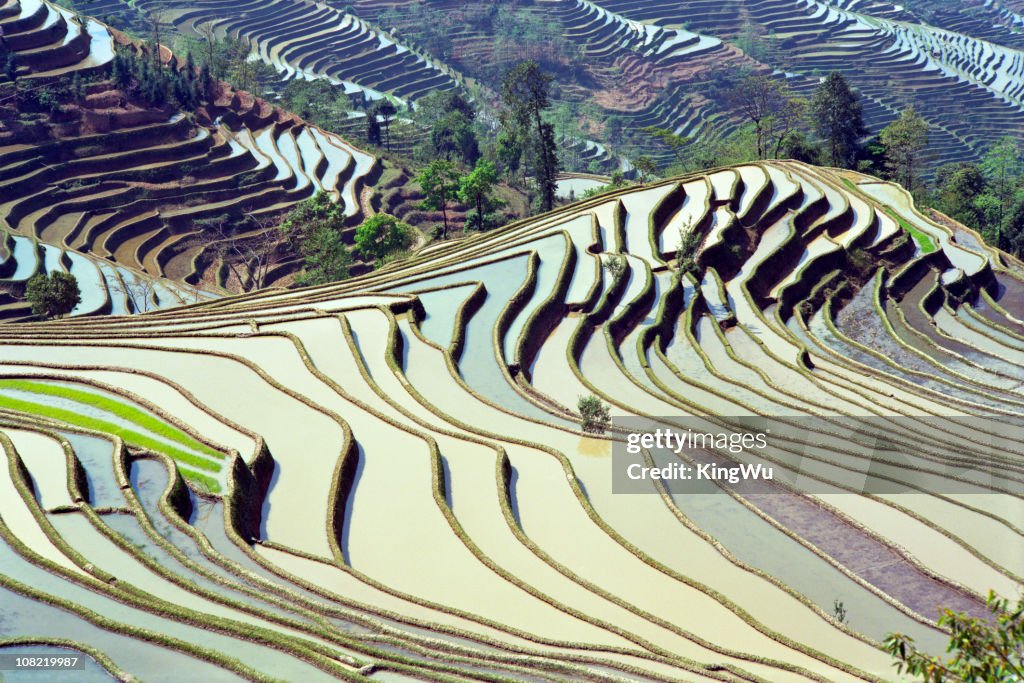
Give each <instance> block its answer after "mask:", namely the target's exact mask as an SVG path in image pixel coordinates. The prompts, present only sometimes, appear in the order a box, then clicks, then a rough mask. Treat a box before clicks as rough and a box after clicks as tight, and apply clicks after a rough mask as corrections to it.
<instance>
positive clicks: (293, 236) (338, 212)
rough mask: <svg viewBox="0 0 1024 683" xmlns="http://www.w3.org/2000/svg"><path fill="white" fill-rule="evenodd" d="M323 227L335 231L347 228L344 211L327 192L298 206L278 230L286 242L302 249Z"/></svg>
mask: <svg viewBox="0 0 1024 683" xmlns="http://www.w3.org/2000/svg"><path fill="white" fill-rule="evenodd" d="M321 226H326V227H328V228H331V229H332V230H335V231H340V230H341V229H342V228H343V227H344V226H345V212H344V210H343V209H342V207H341V206H339V205H338V204H337V203H336V202H335V201H334V200H333V199H331V195H329V194H327V193H326V192H317V193H316V194H315V195H313V196H312V197H310V198H309V199H307V200H305V201H302V202H299V203H298V204H296V205H295V206H294V207H293V208H292V210H291V211H289V212H288V215H287V216H285V219H284V220H283V221H282V222H281V225H280V226H279V227H278V230H279V231H280V233H281V236H282V237H283V238H284V239H285V241H287V242H288V243H290V244H292V245H295V246H297V247H300V246H301V245H302V243H303V242H305V241H306V240H307V239H308V238H309V237H310V236H312V234H313V233H314V232H315V231H316V229H317V228H319V227H321Z"/></svg>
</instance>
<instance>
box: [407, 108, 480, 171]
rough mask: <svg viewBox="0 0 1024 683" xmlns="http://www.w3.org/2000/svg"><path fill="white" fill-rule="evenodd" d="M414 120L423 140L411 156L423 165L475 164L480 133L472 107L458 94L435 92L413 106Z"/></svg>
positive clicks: (478, 153)
mask: <svg viewBox="0 0 1024 683" xmlns="http://www.w3.org/2000/svg"><path fill="white" fill-rule="evenodd" d="M416 105H417V106H416V112H415V114H414V119H415V121H416V123H418V124H419V125H420V126H422V127H423V128H424V129H426V130H427V131H428V132H429V134H428V136H427V138H426V139H425V140H424V141H423V142H422V143H421V144H420V145H419V146H418V147H417V149H416V151H415V156H416V158H417V159H420V160H422V161H423V162H424V163H426V162H429V161H430V160H431V159H435V158H437V157H443V158H444V159H446V160H448V161H453V160H459V161H461V162H462V163H465V164H467V165H472V164H475V163H476V161H477V159H478V158H479V157H480V141H479V138H480V130H479V124H478V123H477V121H476V111H475V110H474V109H473V105H472V104H470V103H469V101H468V100H466V98H465V97H463V96H462V94H461V93H459V92H458V91H454V90H453V91H435V92H432V93H430V94H429V95H427V96H426V97H424V98H422V99H420V100H419V101H417V103H416Z"/></svg>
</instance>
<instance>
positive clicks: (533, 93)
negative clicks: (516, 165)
mask: <svg viewBox="0 0 1024 683" xmlns="http://www.w3.org/2000/svg"><path fill="white" fill-rule="evenodd" d="M550 84H551V77H550V76H548V75H547V74H545V73H544V72H543V71H541V69H540V66H538V65H537V62H535V61H533V60H527V61H524V62H520V63H519V64H517V65H516V66H514V67H513V68H512V69H511V70H510V71H509V72H508V73H507V74H505V78H504V79H503V80H502V83H501V100H502V103H503V104H504V105H505V109H506V111H505V116H504V117H503V123H504V124H505V126H506V128H510V129H512V130H511V131H510V132H509V133H510V134H509V135H507V137H506V139H507V140H517V141H519V142H520V143H522V142H523V141H527V140H531V139H532V141H533V142H532V144H530V145H528V146H526V149H527V151H528V161H529V162H531V163H530V166H531V169H530V170H532V171H533V175H534V182H535V183H536V185H537V189H538V191H539V192H540V199H541V204H542V206H543V208H544V210H545V211H550V210H551V208H552V207H553V206H554V204H555V178H556V176H557V175H558V155H557V153H556V148H555V131H554V127H553V126H552V125H551V124H550V123H546V122H545V121H544V119H543V118H542V112H543V111H544V110H545V109H547V108H548V105H549V101H548V88H549V86H550Z"/></svg>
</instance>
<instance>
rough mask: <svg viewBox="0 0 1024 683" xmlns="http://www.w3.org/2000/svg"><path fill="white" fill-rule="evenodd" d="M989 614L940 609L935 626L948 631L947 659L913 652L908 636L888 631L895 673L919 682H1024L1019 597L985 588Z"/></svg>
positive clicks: (1023, 616) (1023, 617)
mask: <svg viewBox="0 0 1024 683" xmlns="http://www.w3.org/2000/svg"><path fill="white" fill-rule="evenodd" d="M985 604H986V606H987V607H988V609H989V611H990V612H991V613H992V616H991V617H989V618H987V619H984V618H981V619H979V618H977V617H972V616H969V615H967V614H964V613H962V612H953V611H952V610H949V609H947V610H945V611H944V612H943V614H942V616H941V617H940V618H939V621H938V626H939V628H940V629H942V630H945V631H948V632H950V634H951V635H950V638H949V647H948V648H947V650H946V651H947V653H949V655H950V657H949V659H944V658H942V657H934V656H929V655H926V654H924V653H922V652H918V650H917V648H916V647H915V646H914V639H913V638H910V637H909V636H905V635H903V634H900V633H891V634H889V636H888V637H887V638H886V639H885V649H886V651H887V652H888V653H889V654H890V655H892V656H893V658H894V659H895V660H896V662H895V667H896V672H897V673H899V674H902V673H903V672H906V673H907V674H909V675H911V676H914V677H915V680H919V681H922V682H923V683H1010V681H1021V680H1024V600H1018V601H1017V604H1016V605H1013V604H1010V602H1009V601H1008V600H1007V599H1006V598H1000V597H998V596H996V594H995V593H994V592H989V594H988V598H987V599H986V601H985Z"/></svg>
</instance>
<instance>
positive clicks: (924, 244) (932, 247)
mask: <svg viewBox="0 0 1024 683" xmlns="http://www.w3.org/2000/svg"><path fill="white" fill-rule="evenodd" d="M883 208H884V209H885V212H886V213H887V214H889V217H890V218H892V219H893V220H894V221H896V222H897V223H899V224H900V227H901V228H903V229H904V230H906V231H907V232H909V233H910V236H911V237H913V238H914V241H915V242H917V246H919V247H921V253H922V254H930V253H932V252H933V251H936V250H937V249H938V248H939V247H938V245H937V244H935V240H933V239H932V237H931V235H929V234H927V233H925V232H922V231H921V229H920V228H918V227H916V226H914V224H913V223H911V222H909V221H907V220H905V219H904V218H903V217H902V216H900V215H899V214H898V213H896V212H895V211H893V210H892V209H891V208H889V207H888V206H886V207H883Z"/></svg>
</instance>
